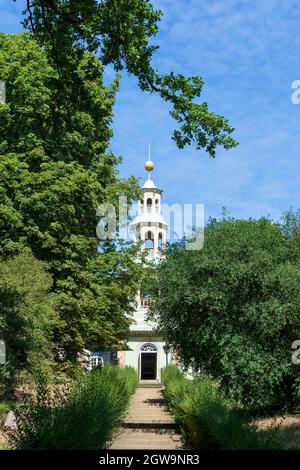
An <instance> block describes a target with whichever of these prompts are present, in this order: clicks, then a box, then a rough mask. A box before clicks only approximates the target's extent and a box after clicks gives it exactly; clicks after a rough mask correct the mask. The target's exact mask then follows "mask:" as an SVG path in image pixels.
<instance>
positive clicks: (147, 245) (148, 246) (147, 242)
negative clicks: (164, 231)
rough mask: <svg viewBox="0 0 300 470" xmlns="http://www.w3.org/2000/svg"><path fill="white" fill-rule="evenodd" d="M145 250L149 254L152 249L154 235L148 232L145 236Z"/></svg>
mask: <svg viewBox="0 0 300 470" xmlns="http://www.w3.org/2000/svg"><path fill="white" fill-rule="evenodd" d="M145 249H146V250H147V251H149V252H151V251H152V250H153V249H154V235H153V233H152V232H151V231H150V230H149V232H147V233H146V236H145Z"/></svg>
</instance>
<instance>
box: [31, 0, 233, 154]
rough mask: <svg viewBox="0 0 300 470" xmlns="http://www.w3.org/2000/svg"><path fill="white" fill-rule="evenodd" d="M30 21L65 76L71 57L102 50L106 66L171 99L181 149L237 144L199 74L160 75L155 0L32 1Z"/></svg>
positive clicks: (69, 70) (211, 151) (211, 148)
mask: <svg viewBox="0 0 300 470" xmlns="http://www.w3.org/2000/svg"><path fill="white" fill-rule="evenodd" d="M26 5H27V7H26V10H25V21H24V25H25V27H27V28H28V29H29V30H30V31H31V32H32V33H33V34H34V36H35V38H36V39H37V40H38V41H39V42H40V44H42V45H43V47H45V48H46V50H47V53H48V55H49V58H50V59H51V63H52V64H53V65H54V67H55V69H56V70H57V71H58V73H59V74H60V76H61V77H66V76H67V75H68V74H69V73H72V61H70V58H71V57H74V56H75V55H79V56H80V55H82V54H84V51H86V50H88V51H89V52H93V53H97V54H98V55H99V58H100V60H101V63H102V64H103V65H104V66H105V65H108V64H112V65H113V66H114V68H115V69H116V70H117V71H120V70H122V69H126V70H127V72H128V73H129V74H131V75H134V76H135V77H137V79H138V83H139V86H140V88H141V89H142V90H143V91H146V92H150V93H157V94H158V95H159V96H160V97H161V98H162V99H163V100H164V101H166V102H167V103H169V104H170V106H171V110H170V114H171V116H172V117H173V118H174V119H175V120H176V121H177V123H178V125H179V127H178V128H177V129H176V130H175V131H174V132H173V139H174V140H175V142H176V144H177V145H178V147H179V148H183V147H185V146H186V145H189V144H191V143H194V144H195V145H196V147H197V149H205V150H206V151H207V152H208V153H209V155H210V156H211V157H215V153H216V148H217V147H218V146H223V147H224V148H225V149H229V148H231V147H234V146H235V145H236V142H235V141H234V139H232V138H231V137H230V135H231V133H232V132H233V130H234V129H233V127H231V126H230V125H229V124H228V122H227V120H226V119H225V118H224V117H222V116H218V115H217V114H214V113H212V112H210V111H209V109H208V105H207V103H205V102H204V103H199V98H200V96H201V91H202V86H203V81H202V79H201V77H199V76H193V77H185V76H183V75H181V74H175V73H173V72H172V73H170V74H160V73H159V72H158V71H157V70H155V69H153V67H152V66H151V59H152V57H153V55H154V53H155V52H156V51H157V49H158V46H155V45H152V44H151V43H150V41H151V39H152V38H153V37H154V36H155V35H156V33H157V31H158V23H159V21H160V18H161V16H162V11H160V10H155V9H154V8H153V6H152V4H151V2H150V1H149V0H129V1H128V0H118V1H116V0H101V1H98V0H30V1H29V0H27V2H26Z"/></svg>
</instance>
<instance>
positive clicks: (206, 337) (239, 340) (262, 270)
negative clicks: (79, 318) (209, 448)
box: [152, 219, 300, 409]
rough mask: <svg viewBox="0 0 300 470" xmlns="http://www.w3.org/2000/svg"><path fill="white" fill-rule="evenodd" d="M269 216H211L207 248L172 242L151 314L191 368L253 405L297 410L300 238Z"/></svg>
mask: <svg viewBox="0 0 300 470" xmlns="http://www.w3.org/2000/svg"><path fill="white" fill-rule="evenodd" d="M297 237H298V238H295V237H294V236H292V235H291V236H289V237H286V236H285V235H284V234H283V233H282V229H281V227H280V226H279V225H277V224H274V223H272V222H271V221H269V220H267V219H260V220H234V219H223V220H221V221H216V220H211V221H210V222H209V224H208V225H207V227H206V228H205V241H204V247H203V249H202V250H198V251H187V250H185V247H184V243H183V242H182V243H179V244H175V245H173V246H170V248H169V252H168V255H167V258H166V260H165V261H164V262H162V264H161V265H160V266H159V267H158V271H157V276H158V285H159V295H158V298H157V300H156V302H155V304H154V307H153V311H152V316H153V317H154V318H155V319H156V320H157V321H158V328H159V329H160V330H161V332H162V334H163V335H164V336H165V337H166V339H168V341H169V342H170V344H171V345H172V346H173V347H174V348H175V350H176V351H177V353H178V355H179V357H180V358H182V360H183V361H184V363H185V364H186V366H192V367H193V368H194V369H196V370H199V369H200V370H202V371H207V372H209V373H211V374H213V376H215V377H218V378H219V379H220V381H221V384H222V386H223V388H224V389H225V390H226V392H227V394H228V396H229V397H230V398H232V399H234V400H235V401H239V402H242V403H243V404H244V405H246V406H249V407H252V408H267V407H270V408H274V409H283V408H284V407H289V408H293V406H295V400H296V398H297V387H298V380H299V369H298V367H297V366H296V365H294V364H292V357H291V355H292V349H291V345H292V343H293V341H294V340H296V339H298V338H299V333H300V315H299V311H300V267H299V266H300V264H299V260H300V255H299V253H300V251H299V248H300V244H299V243H300V238H299V236H298V235H297Z"/></svg>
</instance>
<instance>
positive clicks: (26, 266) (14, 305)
mask: <svg viewBox="0 0 300 470" xmlns="http://www.w3.org/2000/svg"><path fill="white" fill-rule="evenodd" d="M51 287H52V279H51V276H50V275H49V274H48V273H46V272H45V270H44V268H43V265H42V263H41V262H40V261H37V260H36V259H35V258H34V257H33V256H32V254H31V253H30V251H29V250H28V249H26V250H24V252H23V253H21V254H19V255H17V256H16V257H14V258H11V259H9V260H7V261H1V262H0V338H1V339H3V340H4V341H5V344H6V351H7V361H8V364H7V366H6V367H5V370H6V373H7V376H6V381H5V382H6V385H7V386H8V388H10V387H9V386H13V385H15V384H16V382H17V380H18V376H19V374H20V373H21V372H22V373H26V372H27V373H29V374H31V375H35V374H37V373H38V372H39V373H41V372H43V373H45V372H46V371H49V370H50V361H51V359H52V358H53V328H54V325H55V322H56V321H57V316H56V314H55V309H54V305H55V304H54V296H53V294H51ZM2 368H3V366H2Z"/></svg>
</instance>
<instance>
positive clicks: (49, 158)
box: [0, 34, 139, 360]
mask: <svg viewBox="0 0 300 470" xmlns="http://www.w3.org/2000/svg"><path fill="white" fill-rule="evenodd" d="M68 64H69V65H70V70H72V73H71V74H70V75H66V80H61V79H60V77H59V73H58V71H57V70H56V69H55V68H54V67H53V66H52V65H51V64H50V63H49V60H48V58H47V53H46V50H45V49H42V48H41V47H40V46H39V45H38V44H37V42H36V41H35V40H32V39H31V38H30V37H29V35H28V34H22V35H4V34H2V35H0V70H1V78H2V79H3V80H4V81H5V82H6V88H7V90H6V91H7V102H6V104H0V115H1V123H3V125H2V126H1V128H0V142H1V145H0V195H1V198H0V257H1V258H2V259H6V258H8V257H11V256H13V255H15V254H16V253H19V252H22V250H23V249H24V247H25V246H29V247H30V248H31V251H32V253H33V255H34V256H35V257H36V258H37V259H39V260H41V261H43V263H44V266H45V268H46V269H47V270H48V272H49V273H51V275H52V277H53V292H55V294H56V296H55V299H56V300H55V301H56V305H55V308H56V311H57V312H58V314H59V320H60V321H59V323H58V324H57V325H56V331H55V342H56V344H57V346H59V347H64V348H65V350H66V352H67V357H68V358H70V359H73V360H74V359H75V358H76V355H77V351H78V350H80V349H81V348H82V347H96V348H117V347H118V345H119V342H120V341H121V340H123V339H124V337H125V336H126V334H127V331H128V327H129V324H130V320H129V319H128V318H127V317H125V316H124V311H129V312H130V309H131V307H130V302H131V300H132V299H133V298H134V293H135V289H136V284H137V279H138V271H139V267H138V266H137V264H136V263H134V260H133V253H134V251H133V250H132V248H130V247H128V246H126V245H123V246H121V247H120V249H119V250H116V247H115V245H114V243H113V242H109V241H107V242H104V241H103V242H101V243H100V247H99V240H98V239H97V237H96V225H97V223H98V219H97V218H96V208H97V206H98V205H99V204H101V203H109V204H113V205H115V206H117V203H118V195H119V194H123V195H125V196H127V199H128V201H129V202H130V201H131V200H132V199H136V198H137V197H138V195H139V189H138V185H137V182H136V180H135V179H134V178H129V179H128V180H121V179H120V178H119V177H118V170H117V165H118V163H119V162H120V161H121V160H120V158H118V157H116V156H114V155H113V154H112V152H111V151H109V150H108V145H109V139H110V137H111V129H110V123H111V119H112V106H113V103H114V97H115V91H116V88H117V82H116V81H115V82H114V83H112V85H111V86H104V84H103V79H102V73H103V67H102V65H101V64H100V62H99V60H98V59H97V58H96V57H95V56H94V55H92V54H91V53H88V52H84V53H83V54H82V55H81V56H80V57H79V56H77V55H74V57H70V58H69V61H68ZM99 248H101V255H100V254H99V251H98V250H99Z"/></svg>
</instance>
